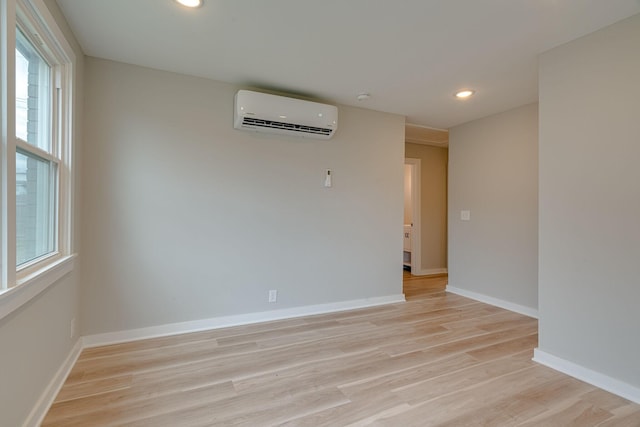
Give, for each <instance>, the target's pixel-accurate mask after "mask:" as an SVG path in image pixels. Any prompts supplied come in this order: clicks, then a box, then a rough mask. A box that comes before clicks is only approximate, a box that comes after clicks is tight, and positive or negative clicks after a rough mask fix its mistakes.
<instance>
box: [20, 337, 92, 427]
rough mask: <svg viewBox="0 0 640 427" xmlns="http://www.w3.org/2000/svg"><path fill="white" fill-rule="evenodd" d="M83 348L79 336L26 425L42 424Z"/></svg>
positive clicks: (25, 426) (28, 426)
mask: <svg viewBox="0 0 640 427" xmlns="http://www.w3.org/2000/svg"><path fill="white" fill-rule="evenodd" d="M82 348H83V346H82V338H78V340H77V341H76V343H75V344H74V346H73V348H72V349H71V351H70V352H69V355H68V356H67V358H66V359H65V361H64V363H63V364H62V365H61V366H60V368H59V369H58V372H56V374H55V375H54V377H53V379H52V380H51V382H50V383H49V385H48V386H47V387H46V388H45V389H44V392H42V395H40V398H39V399H38V402H37V403H36V405H35V406H34V407H33V409H32V410H31V413H30V414H29V416H28V417H27V420H26V421H25V422H24V424H23V426H24V427H31V426H33V427H37V426H39V425H40V424H42V421H43V420H44V417H45V415H47V411H49V408H50V407H51V405H52V404H53V400H54V399H55V398H56V396H57V395H58V392H60V389H61V388H62V385H63V384H64V382H65V380H66V379H67V376H68V375H69V372H71V369H72V368H73V365H75V364H76V361H77V360H78V357H79V356H80V352H81V351H82Z"/></svg>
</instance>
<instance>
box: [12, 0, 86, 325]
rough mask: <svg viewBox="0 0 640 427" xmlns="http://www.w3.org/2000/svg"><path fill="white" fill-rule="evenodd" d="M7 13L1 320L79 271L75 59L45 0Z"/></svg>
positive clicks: (25, 2) (19, 4)
mask: <svg viewBox="0 0 640 427" xmlns="http://www.w3.org/2000/svg"><path fill="white" fill-rule="evenodd" d="M0 14H1V16H0V18H1V19H0V21H1V22H2V27H0V43H2V45H1V46H0V55H1V57H0V71H1V73H0V75H2V76H6V77H7V78H6V80H4V78H3V81H2V85H0V96H1V97H2V102H0V107H2V110H0V113H1V114H2V115H1V120H0V137H1V138H2V144H1V150H0V158H1V161H0V166H1V168H0V172H1V176H0V184H1V185H0V194H1V196H2V197H1V198H0V199H1V201H2V209H1V210H0V214H1V216H2V221H0V238H1V245H0V318H2V317H4V315H6V314H7V313H9V312H10V311H12V310H14V309H15V308H16V307H18V306H19V305H21V304H24V303H25V302H26V301H28V300H29V299H30V298H32V297H33V295H36V294H37V292H39V291H40V290H42V289H44V288H46V286H49V285H50V284H51V283H53V282H54V281H55V280H57V278H59V277H61V275H64V274H66V272H68V271H70V270H71V269H72V262H71V260H72V258H73V256H72V255H73V253H72V245H71V224H72V217H71V213H72V209H71V201H72V197H71V189H72V188H73V187H72V182H71V176H72V174H71V153H72V150H71V141H72V132H71V131H72V126H71V117H72V115H71V107H72V103H71V100H72V97H71V93H72V87H73V71H74V68H73V67H74V60H75V58H74V53H73V50H72V49H71V47H70V46H69V44H68V43H67V41H66V40H65V39H64V37H63V36H62V33H61V32H60V30H59V29H58V27H57V25H56V23H55V20H54V19H53V17H52V16H51V14H50V12H49V11H48V10H47V8H46V6H44V3H43V2H42V1H41V0H19V1H17V0H7V1H2V2H0ZM5 107H6V108H5ZM23 285H24V286H23ZM24 289H30V290H24ZM8 291H11V292H8ZM16 295H18V297H16ZM20 295H22V296H20ZM7 301H8V302H7ZM16 301H17V302H16Z"/></svg>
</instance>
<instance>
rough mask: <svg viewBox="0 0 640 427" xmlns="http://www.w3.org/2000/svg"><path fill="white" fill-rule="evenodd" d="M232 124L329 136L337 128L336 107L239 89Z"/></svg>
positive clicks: (255, 129) (272, 130) (244, 127)
mask: <svg viewBox="0 0 640 427" xmlns="http://www.w3.org/2000/svg"><path fill="white" fill-rule="evenodd" d="M233 127H234V128H235V129H240V130H248V131H254V132H262V133H275V134H280V135H290V136H298V137H303V138H315V139H329V138H331V137H332V136H333V134H334V133H335V132H336V129H337V128H338V108H337V107H335V106H333V105H326V104H320V103H318V102H311V101H305V100H301V99H294V98H287V97H284V96H277V95H271V94H267V93H260V92H253V91H248V90H240V91H238V93H237V94H236V97H235V109H234V119H233Z"/></svg>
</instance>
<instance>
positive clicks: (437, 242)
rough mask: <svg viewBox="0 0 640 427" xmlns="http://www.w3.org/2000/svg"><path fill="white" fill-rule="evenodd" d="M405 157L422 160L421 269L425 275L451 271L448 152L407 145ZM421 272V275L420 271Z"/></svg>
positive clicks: (439, 148) (428, 147)
mask: <svg viewBox="0 0 640 427" xmlns="http://www.w3.org/2000/svg"><path fill="white" fill-rule="evenodd" d="M405 157H406V158H413V159H420V161H421V162H420V173H421V179H420V215H421V228H422V232H421V234H422V239H421V263H422V265H421V268H422V271H423V272H429V270H431V271H435V270H441V269H445V268H447V162H448V159H447V157H448V150H447V149H446V148H441V147H433V146H429V145H422V144H410V143H406V144H405ZM416 273H418V274H419V273H420V272H416Z"/></svg>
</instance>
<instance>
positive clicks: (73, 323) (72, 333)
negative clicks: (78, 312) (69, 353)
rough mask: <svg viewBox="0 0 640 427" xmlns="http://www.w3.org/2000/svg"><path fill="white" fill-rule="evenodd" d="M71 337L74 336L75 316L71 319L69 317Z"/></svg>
mask: <svg viewBox="0 0 640 427" xmlns="http://www.w3.org/2000/svg"><path fill="white" fill-rule="evenodd" d="M70 329H71V337H70V338H73V337H75V336H76V318H75V317H74V318H73V319H71V328H70Z"/></svg>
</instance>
